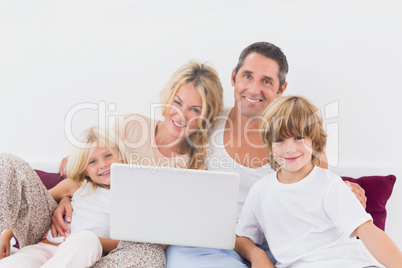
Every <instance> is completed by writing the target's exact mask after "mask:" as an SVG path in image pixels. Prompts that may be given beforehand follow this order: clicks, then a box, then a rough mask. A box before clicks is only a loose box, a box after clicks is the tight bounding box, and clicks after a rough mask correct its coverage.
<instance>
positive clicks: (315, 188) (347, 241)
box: [236, 167, 381, 268]
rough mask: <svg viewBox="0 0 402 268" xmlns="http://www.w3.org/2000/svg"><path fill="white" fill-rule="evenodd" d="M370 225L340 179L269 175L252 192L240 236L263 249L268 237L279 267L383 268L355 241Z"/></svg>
mask: <svg viewBox="0 0 402 268" xmlns="http://www.w3.org/2000/svg"><path fill="white" fill-rule="evenodd" d="M369 220H372V218H371V216H370V215H369V214H368V213H366V211H365V210H364V208H363V207H362V205H361V204H360V203H359V201H358V199H357V198H356V197H355V196H354V195H353V193H352V191H350V189H349V188H348V187H347V185H346V184H345V183H344V182H343V181H342V179H341V178H340V177H339V176H337V175H335V174H333V173H331V172H330V171H328V170H326V169H321V168H319V167H314V169H313V170H312V171H311V172H310V174H309V175H308V176H307V177H305V178H304V179H302V180H301V181H299V182H297V183H292V184H283V183H280V182H279V181H278V180H277V178H276V174H270V175H268V176H266V177H264V178H262V179H261V180H259V181H258V182H256V183H255V184H254V186H253V187H252V188H251V189H250V192H249V195H248V197H247V200H246V202H245V204H244V206H243V211H242V214H241V217H240V219H239V222H238V224H237V230H236V234H237V235H239V236H245V237H248V238H250V239H251V240H252V241H253V242H254V243H256V244H261V242H262V240H263V238H264V236H265V238H266V239H267V241H268V245H269V247H270V249H271V252H272V254H273V255H274V257H275V258H276V260H277V261H278V262H277V264H276V267H278V268H280V267H308V268H314V267H317V268H318V267H319V268H322V267H325V268H330V267H334V268H335V267H336V268H338V267H365V266H369V265H377V266H381V265H380V264H379V263H378V262H377V261H376V260H375V259H374V257H372V256H371V254H370V253H369V252H368V250H367V249H366V248H365V246H364V245H363V243H362V242H361V241H360V240H358V239H357V238H356V237H355V234H354V233H353V232H354V230H355V229H356V228H357V227H359V226H360V225H361V224H363V223H365V222H367V221H369Z"/></svg>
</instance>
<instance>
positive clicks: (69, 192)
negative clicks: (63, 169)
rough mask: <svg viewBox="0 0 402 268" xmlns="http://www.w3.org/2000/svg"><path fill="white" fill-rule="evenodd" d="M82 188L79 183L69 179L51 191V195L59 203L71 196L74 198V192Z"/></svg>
mask: <svg viewBox="0 0 402 268" xmlns="http://www.w3.org/2000/svg"><path fill="white" fill-rule="evenodd" d="M78 188H80V185H79V183H78V182H76V181H73V180H71V179H69V178H67V179H64V180H62V181H61V182H59V183H58V184H57V185H56V186H54V187H53V188H52V189H50V190H49V194H50V195H51V196H52V197H53V198H54V200H56V202H59V201H60V200H61V199H62V198H63V197H65V196H70V197H72V196H73V194H74V192H75V191H77V190H78Z"/></svg>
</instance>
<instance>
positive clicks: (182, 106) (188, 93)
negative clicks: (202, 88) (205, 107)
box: [163, 83, 202, 140]
mask: <svg viewBox="0 0 402 268" xmlns="http://www.w3.org/2000/svg"><path fill="white" fill-rule="evenodd" d="M201 112H202V99H201V95H200V94H199V93H198V91H197V89H196V88H195V87H194V84H193V83H187V84H184V85H182V86H181V87H180V88H179V89H178V90H177V93H176V95H175V96H174V98H173V102H172V106H171V107H170V109H169V110H168V112H167V114H166V116H165V120H164V122H163V124H164V125H165V127H166V129H167V131H168V133H169V134H170V135H171V136H172V137H174V138H175V139H176V140H182V139H183V138H185V137H188V136H190V135H191V134H193V133H194V132H195V131H196V130H197V129H198V119H199V118H200V115H201Z"/></svg>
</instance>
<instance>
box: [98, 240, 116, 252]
mask: <svg viewBox="0 0 402 268" xmlns="http://www.w3.org/2000/svg"><path fill="white" fill-rule="evenodd" d="M98 238H99V241H100V242H101V244H102V249H103V252H105V253H109V252H110V251H112V250H113V249H115V248H117V245H118V244H119V242H120V241H119V240H113V239H108V238H103V237H98Z"/></svg>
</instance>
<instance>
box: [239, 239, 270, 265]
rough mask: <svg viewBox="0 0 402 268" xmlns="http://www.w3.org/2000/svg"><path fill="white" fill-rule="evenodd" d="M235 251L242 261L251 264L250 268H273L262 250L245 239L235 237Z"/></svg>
mask: <svg viewBox="0 0 402 268" xmlns="http://www.w3.org/2000/svg"><path fill="white" fill-rule="evenodd" d="M235 251H236V252H237V253H238V254H239V255H240V256H242V257H243V258H244V259H246V260H248V261H249V262H251V267H252V268H260V267H261V268H274V267H275V266H274V264H273V263H272V261H271V259H270V258H269V257H268V255H267V254H266V253H265V251H264V250H262V249H261V248H259V247H257V246H256V245H255V244H254V242H253V241H251V240H250V239H249V238H247V237H243V236H236V243H235Z"/></svg>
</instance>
